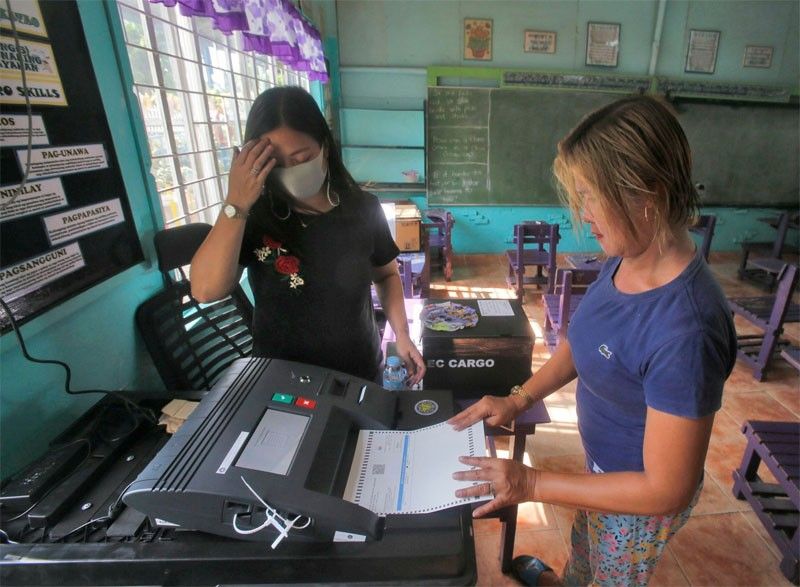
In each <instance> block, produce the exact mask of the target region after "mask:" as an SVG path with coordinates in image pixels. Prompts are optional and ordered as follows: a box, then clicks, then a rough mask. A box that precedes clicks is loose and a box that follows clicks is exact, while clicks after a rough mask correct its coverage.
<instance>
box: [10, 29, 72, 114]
mask: <svg viewBox="0 0 800 587" xmlns="http://www.w3.org/2000/svg"><path fill="white" fill-rule="evenodd" d="M20 67H24V68H25V86H27V88H28V89H27V96H28V98H30V101H31V104H34V105H41V106H67V96H66V94H65V93H64V87H63V86H62V85H61V76H60V75H59V73H58V66H57V65H56V59H55V56H54V55H53V48H52V47H51V46H50V45H48V44H46V43H36V42H34V41H26V40H24V39H21V40H20V42H19V55H18V54H17V44H16V43H15V42H14V39H13V38H12V37H10V36H8V35H6V34H3V35H2V36H0V103H2V104H25V96H26V92H25V86H23V85H22V73H21V71H20Z"/></svg>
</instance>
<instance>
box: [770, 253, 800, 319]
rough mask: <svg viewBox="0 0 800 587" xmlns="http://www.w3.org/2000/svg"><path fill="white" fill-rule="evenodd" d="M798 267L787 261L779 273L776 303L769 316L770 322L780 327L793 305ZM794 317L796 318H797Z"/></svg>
mask: <svg viewBox="0 0 800 587" xmlns="http://www.w3.org/2000/svg"><path fill="white" fill-rule="evenodd" d="M797 280H798V268H797V265H795V264H793V263H787V264H786V265H784V266H783V269H781V271H780V273H779V274H778V287H777V288H776V289H775V304H774V305H773V306H772V312H771V313H770V316H769V324H770V325H774V326H775V327H776V328H778V329H780V327H781V326H782V325H783V323H784V321H786V318H787V316H786V315H787V313H788V312H789V308H790V306H791V305H792V294H793V293H794V290H795V288H796V287H797ZM797 319H798V318H797V317H794V320H797Z"/></svg>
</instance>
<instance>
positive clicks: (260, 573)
mask: <svg viewBox="0 0 800 587" xmlns="http://www.w3.org/2000/svg"><path fill="white" fill-rule="evenodd" d="M453 413H454V404H453V399H452V394H451V393H450V392H448V391H424V392H423V391H419V392H403V393H393V392H388V391H386V390H384V389H382V388H381V387H380V386H378V385H376V384H374V383H372V382H369V381H366V380H363V379H359V378H355V377H352V376H349V375H346V374H343V373H339V372H336V371H331V370H328V369H323V368H319V367H313V366H310V365H305V364H301V363H294V362H289V361H281V360H274V359H264V358H249V359H241V360H238V361H236V362H235V363H234V364H233V365H232V366H231V368H230V369H229V370H228V371H227V372H226V374H225V375H224V377H223V378H222V379H221V380H220V381H219V382H218V383H217V384H216V385H215V386H214V388H213V389H212V390H211V391H210V392H208V394H207V395H206V396H205V397H204V398H203V399H202V401H201V402H200V404H199V405H198V407H197V408H196V409H195V411H194V412H193V413H192V415H191V416H190V417H189V418H188V419H187V420H186V422H185V423H184V424H183V425H182V426H181V428H180V429H179V430H178V431H177V432H176V433H175V434H174V435H173V437H172V438H170V439H169V440H168V441H166V443H165V444H164V443H163V442H162V443H161V444H163V446H162V447H161V448H160V450H157V451H153V452H154V453H155V456H153V457H152V458H151V459H150V460H149V462H147V463H146V464H145V465H144V466H143V468H142V467H141V466H140V467H139V470H138V471H135V470H134V471H133V472H131V471H129V473H128V475H129V476H128V477H127V478H125V477H122V478H123V479H124V480H125V481H129V480H130V478H131V477H132V475H133V474H134V473H135V474H136V476H135V479H134V480H133V481H132V482H129V483H127V485H122V486H121V487H120V486H119V481H117V483H118V486H117V487H116V493H112V495H111V496H110V497H107V499H106V502H104V503H110V505H111V506H113V507H109V508H108V512H107V514H106V512H105V510H103V515H107V516H109V517H111V516H112V515H119V516H124V515H126V513H127V515H128V516H129V517H130V516H133V517H135V516H141V517H140V518H137V519H139V520H140V523H139V525H138V526H137V527H136V530H135V531H132V532H131V533H130V534H129V535H127V536H119V535H118V533H117V534H115V535H113V536H109V534H111V532H107V533H106V535H105V536H102V532H101V536H100V537H99V538H98V537H97V532H96V531H95V530H97V528H96V526H97V525H95V527H93V528H92V532H91V533H90V534H87V533H86V532H84V533H83V537H84V539H85V541H80V540H76V538H75V535H74V533H71V534H67V536H68V537H69V538H68V539H65V537H64V535H63V534H64V533H61V534H62V536H60V537H59V536H56V540H55V541H54V542H50V541H49V540H48V535H47V532H46V528H45V529H44V530H43V531H42V533H41V534H39V539H38V540H37V541H36V543H35V544H29V543H26V542H25V540H24V539H23V540H16V542H18V544H10V543H7V544H2V545H0V549H2V556H0V582H2V583H3V584H4V585H11V584H55V583H57V584H60V585H69V584H131V583H139V582H141V583H149V582H156V583H163V582H164V581H165V580H166V579H165V577H166V576H168V577H169V582H170V583H174V584H181V583H187V584H204V583H224V582H247V583H261V582H266V583H282V582H289V583H291V582H309V581H313V582H320V581H325V582H347V583H358V582H362V581H363V582H375V581H379V580H386V581H392V582H398V583H402V582H408V581H410V582H415V583H418V582H423V583H424V582H426V581H432V582H436V583H437V584H465V583H470V582H472V581H474V579H475V554H474V545H473V542H472V537H471V531H472V529H471V515H470V512H471V510H470V508H469V507H468V506H467V507H456V508H452V509H449V510H443V511H439V512H435V513H430V514H424V515H412V514H402V515H387V516H379V515H377V514H375V513H373V512H371V511H369V510H367V509H365V508H363V507H361V506H358V505H356V504H354V503H350V502H348V501H345V500H344V499H342V496H343V492H344V490H345V485H346V483H347V479H348V474H349V469H350V465H351V463H352V461H353V454H354V451H355V446H356V442H357V437H358V433H359V431H360V430H362V429H379V430H389V429H399V430H412V429H416V428H420V427H423V426H428V425H431V424H435V423H437V422H440V421H443V420H445V419H447V418H448V417H449V416H450V415H452V414H453ZM151 432H154V431H153V430H151ZM161 434H163V432H161ZM144 436H145V437H147V434H145V435H144ZM123 452H125V451H123ZM120 454H122V453H120ZM118 476H119V475H118ZM114 495H116V498H114ZM82 499H83V498H81V499H77V500H76V501H75V503H74V504H73V505H72V506H71V507H72V508H79V507H81V506H80V502H81V501H82ZM65 509H66V510H69V508H65ZM112 510H113V512H112ZM119 511H122V513H121V514H119V513H118V512H119ZM17 523H18V522H17ZM115 523H116V522H115ZM112 526H113V525H112ZM134 526H135V524H134V525H132V526H131V529H133V528H134ZM4 528H5V527H4ZM9 528H10V527H9ZM108 529H109V530H110V528H108ZM143 529H144V530H143ZM9 531H10V530H9ZM18 536H24V533H19V534H18ZM164 536H167V537H168V538H167V539H164V540H162V539H160V538H161V537H164ZM10 537H11V536H10ZM143 537H144V538H143ZM242 540H245V542H243V541H242Z"/></svg>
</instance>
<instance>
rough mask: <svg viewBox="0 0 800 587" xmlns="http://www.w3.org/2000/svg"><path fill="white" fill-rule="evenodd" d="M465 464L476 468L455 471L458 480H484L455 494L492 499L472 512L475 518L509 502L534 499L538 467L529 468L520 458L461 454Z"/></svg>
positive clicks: (455, 477)
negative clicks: (514, 459) (465, 455)
mask: <svg viewBox="0 0 800 587" xmlns="http://www.w3.org/2000/svg"><path fill="white" fill-rule="evenodd" d="M458 460H459V461H460V462H462V463H464V464H465V465H470V466H473V467H477V469H472V470H469V471H458V472H456V473H453V479H456V480H458V481H479V482H480V481H483V483H478V484H477V485H473V486H471V487H466V488H464V489H459V490H458V491H456V497H471V496H474V495H491V496H493V499H492V500H491V501H490V502H488V503H485V504H483V505H482V506H480V507H479V508H477V509H476V510H475V511H474V512H472V516H473V517H474V518H479V517H481V516H485V515H486V514H489V513H491V512H494V511H496V510H499V509H500V508H504V507H506V506H509V505H515V504H518V503H522V502H523V501H533V498H534V497H533V492H534V490H535V488H536V477H537V472H536V469H532V468H530V467H526V466H525V465H523V464H522V463H520V462H519V461H513V460H510V459H494V458H489V457H459V459H458Z"/></svg>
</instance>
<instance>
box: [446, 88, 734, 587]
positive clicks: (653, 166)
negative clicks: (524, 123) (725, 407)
mask: <svg viewBox="0 0 800 587" xmlns="http://www.w3.org/2000/svg"><path fill="white" fill-rule="evenodd" d="M554 171H555V174H556V176H557V178H558V180H559V183H560V185H561V187H562V191H563V193H564V196H565V199H566V201H567V202H568V205H569V206H570V208H571V209H572V211H573V214H574V215H575V216H576V218H579V219H580V220H582V221H583V222H584V223H586V224H588V225H589V227H590V228H591V232H592V234H593V235H594V236H595V238H596V239H597V241H598V242H599V244H600V246H601V248H602V249H603V251H604V252H605V254H606V255H607V256H608V261H607V262H606V263H605V265H604V267H603V270H602V271H601V272H600V275H599V277H598V279H597V281H596V282H595V283H593V284H592V285H591V287H590V288H589V290H588V291H587V293H586V295H585V297H584V298H583V300H582V301H581V304H580V306H579V307H578V309H577V311H576V313H575V315H574V317H573V319H572V320H571V321H570V327H569V332H568V335H567V339H565V340H562V341H561V342H560V344H559V346H558V348H557V349H556V351H555V352H554V354H553V355H552V357H551V358H550V360H549V361H548V362H547V363H546V364H545V365H544V366H542V368H541V369H539V371H537V372H536V374H535V375H533V376H532V377H531V378H530V379H528V380H527V381H525V382H524V383H522V384H521V385H517V386H514V388H512V390H511V393H510V394H509V395H508V396H506V397H492V396H486V397H484V398H483V399H481V401H479V402H478V403H476V404H474V405H473V406H472V407H470V408H469V409H467V410H465V411H464V412H461V413H460V414H458V415H456V416H455V417H454V418H452V419H451V423H452V424H453V425H454V426H455V427H456V428H458V429H461V428H464V427H465V426H468V425H469V424H471V423H473V422H476V421H479V420H481V419H484V420H486V422H487V423H488V424H490V425H500V424H505V423H507V422H510V421H511V420H513V419H514V417H515V416H517V415H518V414H519V413H520V412H522V411H524V410H526V409H528V408H529V407H530V406H531V405H532V404H533V403H535V402H537V401H540V400H542V399H543V398H545V397H547V396H548V395H549V394H551V393H553V392H554V391H556V390H558V389H559V388H561V387H563V386H564V385H566V384H567V383H569V382H570V381H572V380H573V379H575V378H576V377H577V379H578V385H577V394H576V404H577V413H578V428H579V431H580V434H581V439H582V442H583V446H584V450H585V452H586V462H587V470H586V473H584V474H574V473H556V472H550V471H542V470H539V469H535V468H530V467H526V466H524V465H522V464H521V463H519V462H516V461H512V460H504V459H490V458H466V457H465V458H463V459H462V462H463V463H464V464H465V465H471V466H473V467H475V468H474V469H472V470H470V471H461V472H458V473H456V474H455V477H456V478H457V479H461V480H469V481H474V480H478V481H482V483H479V484H477V485H475V486H473V487H470V488H468V489H463V490H460V491H458V492H457V495H458V496H460V497H463V496H472V495H491V496H492V498H493V499H492V500H491V501H490V502H489V503H486V504H484V505H482V506H481V507H479V508H478V509H476V510H475V516H483V515H485V514H488V513H489V512H492V511H495V510H498V509H500V508H502V507H505V506H508V505H511V504H516V503H520V502H523V501H541V502H547V503H555V504H559V505H565V506H571V507H574V508H576V509H577V510H578V511H577V514H576V517H575V522H574V525H573V528H572V551H571V554H570V558H569V561H568V563H567V565H566V567H565V569H564V572H563V573H562V574H561V576H560V577H558V576H557V575H556V574H555V573H554V572H553V571H552V570H551V569H550V568H549V567H548V566H547V565H546V564H545V563H544V562H542V561H540V560H539V559H537V558H535V557H531V556H521V557H517V558H516V559H514V573H515V575H516V576H517V578H519V579H520V580H522V581H523V582H525V583H527V584H533V585H536V584H539V585H558V584H562V582H563V584H568V585H587V584H592V585H646V584H647V582H648V581H649V579H650V577H651V575H652V573H653V571H654V569H655V566H656V563H657V562H658V560H659V558H660V556H661V553H662V552H663V550H664V547H665V545H666V543H667V541H668V540H669V539H670V538H671V537H672V535H673V534H674V533H675V532H676V531H677V530H678V528H680V527H681V526H682V525H683V524H684V523H685V521H686V519H687V518H688V516H689V513H690V512H691V509H692V507H693V505H694V503H695V502H696V501H697V498H698V496H699V493H700V487H701V484H702V477H703V463H704V461H705V457H706V450H707V448H708V441H709V438H710V435H711V427H712V424H713V421H714V413H715V412H716V410H718V409H719V407H720V404H721V397H722V388H723V385H724V382H725V380H726V379H727V377H728V375H729V374H730V372H731V369H732V368H733V365H734V362H735V360H736V334H735V331H734V328H733V322H732V320H731V316H730V311H729V310H728V306H727V303H726V301H725V296H724V295H723V293H722V290H721V289H720V287H719V285H718V284H717V282H716V281H715V279H714V277H713V275H712V273H711V271H710V269H709V268H708V266H707V265H706V263H705V261H704V260H703V258H702V256H701V255H700V254H699V252H698V251H697V250H696V247H695V245H694V242H693V241H692V239H691V237H690V236H689V233H688V227H689V225H690V223H691V222H692V220H693V218H694V217H695V216H696V213H697V203H698V195H697V192H696V191H695V188H694V186H693V185H692V181H691V156H690V152H689V145H688V142H687V140H686V136H685V135H684V133H683V130H682V129H681V127H680V124H679V123H678V121H677V119H676V117H675V115H674V114H673V112H672V110H671V108H670V107H669V106H668V105H667V104H666V103H665V102H663V101H661V100H659V99H657V98H653V97H647V96H637V97H631V98H625V99H623V100H620V101H618V102H615V103H613V104H610V105H608V106H605V107H604V108H601V109H599V110H597V111H595V112H593V113H591V114H589V115H588V116H587V117H585V118H584V119H583V120H582V121H581V122H580V123H579V124H578V126H577V127H575V129H573V130H572V131H571V132H570V133H569V134H568V135H567V136H566V137H565V138H564V139H563V140H562V141H561V142H560V143H559V145H558V155H557V157H556V160H555V164H554Z"/></svg>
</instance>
